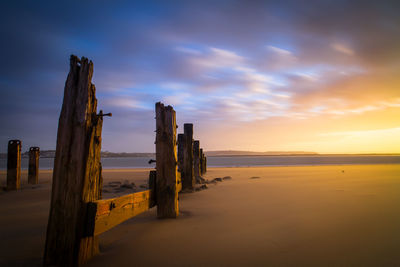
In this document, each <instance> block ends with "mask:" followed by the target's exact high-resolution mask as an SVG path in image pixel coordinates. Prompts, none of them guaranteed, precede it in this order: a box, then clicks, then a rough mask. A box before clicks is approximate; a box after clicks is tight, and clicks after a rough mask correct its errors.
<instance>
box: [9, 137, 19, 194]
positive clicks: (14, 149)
mask: <svg viewBox="0 0 400 267" xmlns="http://www.w3.org/2000/svg"><path fill="white" fill-rule="evenodd" d="M21 145H22V144H21V141H20V140H10V141H8V152H7V190H18V189H19V188H20V187H21Z"/></svg>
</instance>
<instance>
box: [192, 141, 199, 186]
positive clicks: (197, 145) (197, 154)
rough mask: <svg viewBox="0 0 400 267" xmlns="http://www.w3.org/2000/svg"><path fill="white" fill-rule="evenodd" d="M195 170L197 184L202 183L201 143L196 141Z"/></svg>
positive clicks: (194, 153) (194, 149)
mask: <svg viewBox="0 0 400 267" xmlns="http://www.w3.org/2000/svg"><path fill="white" fill-rule="evenodd" d="M193 170H194V177H195V179H196V182H198V183H199V182H200V180H201V174H200V141H198V140H195V141H194V142H193Z"/></svg>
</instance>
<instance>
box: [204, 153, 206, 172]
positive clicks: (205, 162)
mask: <svg viewBox="0 0 400 267" xmlns="http://www.w3.org/2000/svg"><path fill="white" fill-rule="evenodd" d="M206 172H207V157H206V156H204V173H206Z"/></svg>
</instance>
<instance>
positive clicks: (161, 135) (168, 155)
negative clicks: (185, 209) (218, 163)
mask: <svg viewBox="0 0 400 267" xmlns="http://www.w3.org/2000/svg"><path fill="white" fill-rule="evenodd" d="M177 165H178V164H177V148H176V115H175V111H174V109H173V108H172V107H171V106H167V107H165V106H164V104H162V103H160V102H158V103H156V170H157V178H156V195H157V217H158V218H176V217H177V216H178V215H179V206H178V192H179V189H180V186H179V184H180V173H179V172H178V166H177Z"/></svg>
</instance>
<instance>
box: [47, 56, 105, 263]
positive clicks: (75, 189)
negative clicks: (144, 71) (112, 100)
mask: <svg viewBox="0 0 400 267" xmlns="http://www.w3.org/2000/svg"><path fill="white" fill-rule="evenodd" d="M92 76H93V63H92V62H91V61H89V60H88V59H87V58H84V57H82V58H81V59H79V58H78V57H76V56H71V58H70V71H69V74H68V77H67V80H66V83H65V89H64V99H63V104H62V109H61V113H60V118H59V124H58V132H57V146H56V155H55V159H54V170H53V183H52V194H51V207H50V214H49V220H48V225H47V234H46V245H45V253H44V260H43V263H44V265H45V266H71V265H72V266H75V265H80V264H82V263H83V262H85V261H86V260H88V259H89V258H91V257H92V256H93V255H95V254H96V253H98V243H97V239H96V238H95V237H84V232H85V227H84V225H85V222H86V214H87V212H86V208H87V205H86V204H87V202H91V201H95V200H98V199H99V197H100V195H101V167H100V150H101V130H102V125H103V118H102V116H97V114H96V113H97V99H96V96H95V93H96V88H95V86H94V84H92V83H91V80H92Z"/></svg>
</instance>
